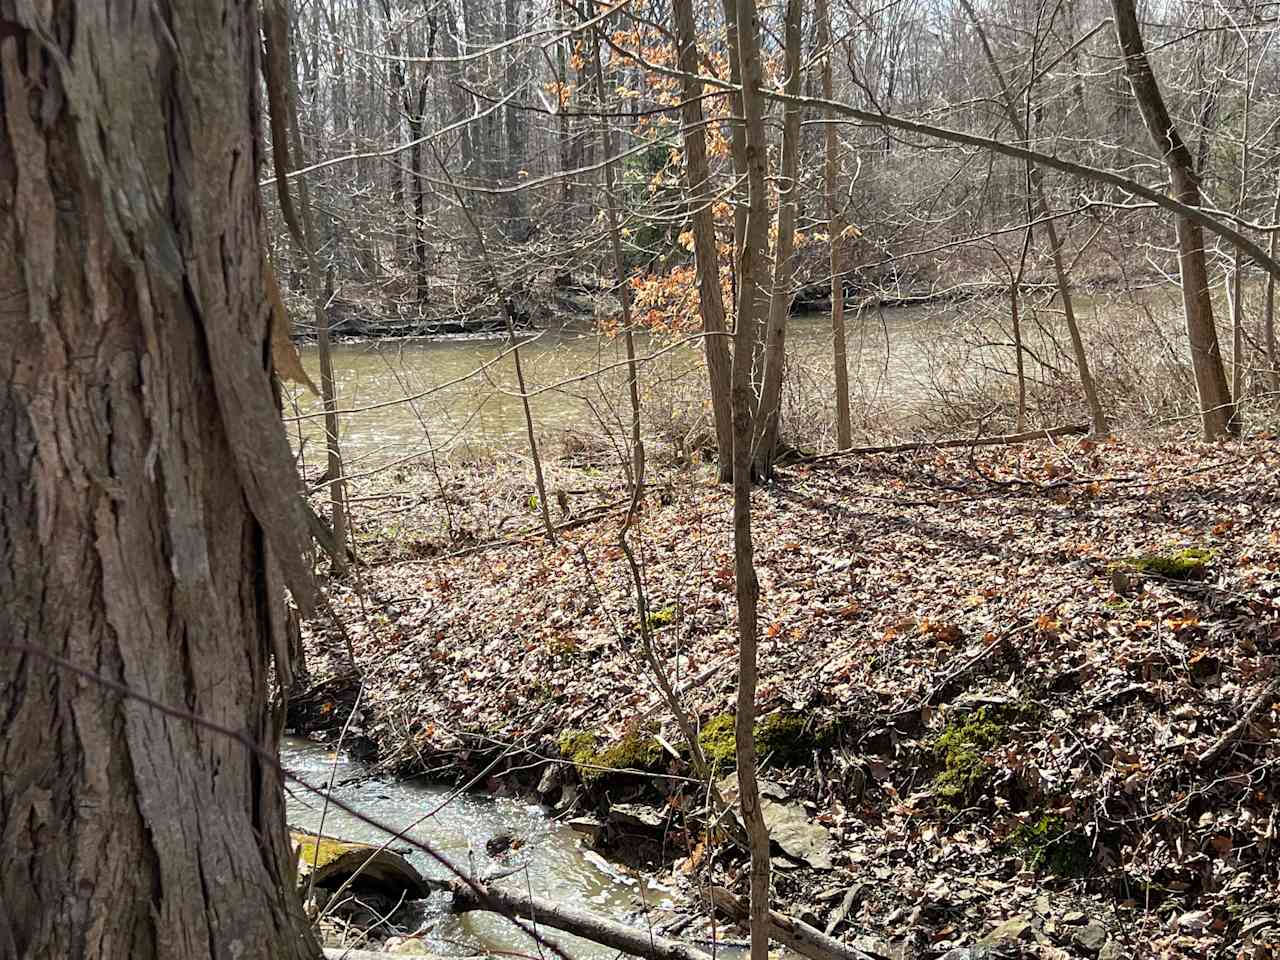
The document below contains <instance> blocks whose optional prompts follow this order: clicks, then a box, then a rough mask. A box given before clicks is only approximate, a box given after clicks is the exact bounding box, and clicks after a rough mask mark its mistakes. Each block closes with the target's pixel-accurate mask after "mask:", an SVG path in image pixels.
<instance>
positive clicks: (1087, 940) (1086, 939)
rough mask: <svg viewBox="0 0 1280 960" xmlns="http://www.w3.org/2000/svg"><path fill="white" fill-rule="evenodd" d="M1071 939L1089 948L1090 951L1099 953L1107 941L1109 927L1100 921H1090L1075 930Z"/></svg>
mask: <svg viewBox="0 0 1280 960" xmlns="http://www.w3.org/2000/svg"><path fill="white" fill-rule="evenodd" d="M1071 939H1072V940H1074V941H1075V942H1076V943H1078V944H1079V945H1080V947H1081V948H1082V949H1085V950H1088V951H1089V952H1090V953H1097V952H1098V951H1099V950H1101V949H1102V947H1103V945H1104V944H1105V943H1106V942H1107V928H1106V927H1104V926H1103V925H1102V924H1100V923H1095V922H1093V921H1090V922H1089V923H1086V924H1085V925H1084V926H1083V927H1081V928H1080V929H1079V930H1073V931H1072V932H1071Z"/></svg>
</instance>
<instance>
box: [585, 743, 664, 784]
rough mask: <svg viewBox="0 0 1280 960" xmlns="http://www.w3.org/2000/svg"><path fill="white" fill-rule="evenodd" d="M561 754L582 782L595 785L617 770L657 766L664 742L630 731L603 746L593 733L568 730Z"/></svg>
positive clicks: (643, 768) (651, 768) (647, 768)
mask: <svg viewBox="0 0 1280 960" xmlns="http://www.w3.org/2000/svg"><path fill="white" fill-rule="evenodd" d="M560 755H561V756H563V757H564V758H565V759H566V760H569V761H571V762H572V763H573V765H574V766H575V767H576V768H577V770H578V776H579V777H581V778H582V782H583V783H586V784H592V783H595V782H597V781H598V780H600V779H601V778H602V777H604V776H607V775H609V774H610V773H611V772H613V771H617V770H654V769H656V768H657V767H658V765H659V764H660V763H661V760H662V744H660V743H658V741H657V740H655V739H654V738H653V737H651V736H646V735H645V734H642V733H631V734H628V735H627V736H625V737H623V738H622V739H621V740H619V741H618V742H617V743H614V744H611V745H610V746H608V747H605V748H603V749H601V747H600V738H599V737H597V736H596V735H595V734H594V733H587V732H582V731H567V732H565V733H564V734H562V735H561V737H560Z"/></svg>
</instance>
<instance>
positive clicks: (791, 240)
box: [755, 0, 803, 478]
mask: <svg viewBox="0 0 1280 960" xmlns="http://www.w3.org/2000/svg"><path fill="white" fill-rule="evenodd" d="M802 10H803V5H802V4H801V0H787V12H786V21H785V28H784V29H785V37H786V39H785V47H786V67H785V69H786V84H785V86H784V88H783V89H784V90H785V91H786V93H788V94H789V95H791V96H793V97H794V96H795V95H796V94H798V93H799V92H800V81H801V73H802V65H801V62H800V21H801V14H802ZM799 164H800V108H799V107H798V106H797V105H796V104H794V103H788V104H786V105H785V106H784V107H783V111H782V167H781V171H780V175H779V178H778V184H779V185H778V237H777V240H776V241H775V244H774V251H773V290H772V293H771V294H770V297H769V318H768V323H767V325H766V327H765V338H764V347H763V349H764V374H763V378H762V382H761V384H760V403H759V407H758V408H757V412H756V425H755V429H756V449H755V463H756V472H757V473H758V474H759V475H760V476H761V477H762V478H767V477H769V476H770V475H771V474H772V473H773V460H774V455H775V453H776V451H777V446H778V422H779V420H780V419H781V416H782V378H783V374H784V372H785V368H786V341H787V316H788V315H789V314H790V313H791V300H792V289H791V281H792V277H793V275H794V273H795V262H794V259H793V258H794V255H795V239H796V209H797V206H798V205H799V202H800V196H799V195H800V184H799V180H798V178H797V176H796V173H797V171H798V169H799Z"/></svg>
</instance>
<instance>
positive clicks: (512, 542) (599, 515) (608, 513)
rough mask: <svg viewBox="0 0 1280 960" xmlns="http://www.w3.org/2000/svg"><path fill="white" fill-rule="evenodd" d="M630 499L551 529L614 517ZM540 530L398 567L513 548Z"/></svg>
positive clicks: (525, 532)
mask: <svg viewBox="0 0 1280 960" xmlns="http://www.w3.org/2000/svg"><path fill="white" fill-rule="evenodd" d="M630 499H631V498H630V497H627V498H625V499H623V500H617V501H614V502H613V503H608V504H605V505H604V506H603V507H599V508H597V509H595V510H593V511H591V512H590V513H584V514H583V515H582V516H580V517H574V518H572V519H571V520H566V521H565V522H564V523H559V524H556V525H555V526H554V527H553V528H552V529H553V530H555V532H556V533H560V532H562V531H564V530H573V529H575V528H577V527H585V526H586V525H587V524H589V523H595V522H596V521H597V520H603V519H605V518H606V517H614V516H617V515H618V514H620V513H626V512H627V507H626V506H625V504H626V503H628V502H629V501H630ZM542 530H543V528H542V527H527V528H526V529H524V530H521V531H520V532H519V533H517V534H516V535H515V536H513V537H507V538H505V539H502V540H486V541H485V542H484V543H477V544H473V545H472V546H469V547H463V548H462V549H461V550H455V551H453V552H452V553H445V554H441V555H440V556H438V557H429V558H425V559H417V558H415V559H412V560H400V561H398V565H408V564H415V563H434V562H436V561H437V560H442V559H443V560H456V559H458V558H459V557H466V556H470V555H471V554H473V553H483V552H484V551H486V550H496V549H498V548H499V547H514V546H516V545H517V544H521V543H528V542H529V541H530V540H532V539H534V538H535V537H541V536H543V533H542Z"/></svg>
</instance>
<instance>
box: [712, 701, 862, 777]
mask: <svg viewBox="0 0 1280 960" xmlns="http://www.w3.org/2000/svg"><path fill="white" fill-rule="evenodd" d="M836 733H837V729H836V727H835V726H833V725H830V724H828V725H823V726H819V727H816V728H814V729H812V730H811V729H810V728H809V722H808V720H806V719H805V718H804V717H803V716H801V715H800V714H798V713H788V712H786V711H783V712H779V713H772V714H770V715H769V716H767V717H764V718H763V719H761V720H758V721H757V722H756V725H755V741H756V756H758V757H760V758H761V759H762V760H763V759H765V758H768V759H769V762H770V763H772V764H774V765H775V766H779V767H790V766H798V765H800V764H802V763H806V762H808V761H809V760H810V758H811V757H812V755H813V751H814V750H818V749H822V748H824V747H828V746H830V745H831V743H832V742H833V740H834V737H835V735H836ZM737 742H738V741H737V736H736V735H735V733H734V717H733V715H732V714H728V713H722V714H720V715H719V716H715V717H712V718H711V719H710V720H708V721H707V722H706V723H705V724H703V725H702V730H701V731H700V732H699V733H698V743H700V744H701V745H702V753H703V755H704V756H705V757H706V758H707V763H708V764H710V765H711V770H712V772H713V773H725V772H726V771H729V770H732V769H733V768H734V766H735V765H736V763H737Z"/></svg>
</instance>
